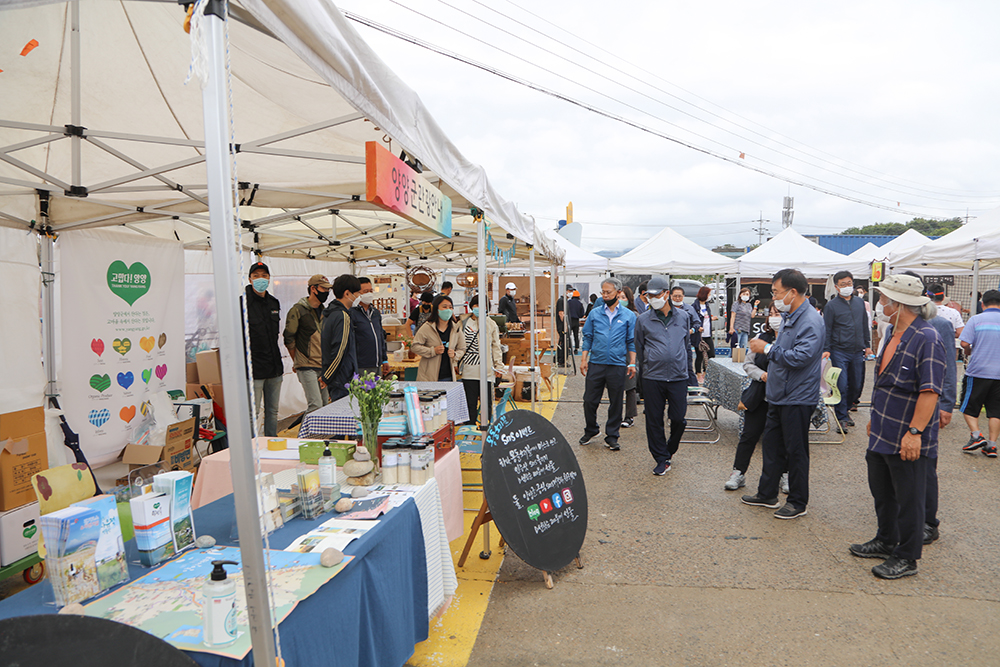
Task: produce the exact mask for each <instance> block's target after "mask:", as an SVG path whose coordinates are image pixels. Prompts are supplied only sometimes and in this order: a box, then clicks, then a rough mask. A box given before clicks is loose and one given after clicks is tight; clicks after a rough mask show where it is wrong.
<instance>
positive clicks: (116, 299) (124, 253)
mask: <svg viewBox="0 0 1000 667" xmlns="http://www.w3.org/2000/svg"><path fill="white" fill-rule="evenodd" d="M57 248H58V266H57V269H56V280H57V282H58V285H59V300H60V315H61V318H60V319H61V322H60V332H59V333H60V334H61V336H60V337H61V350H62V364H61V370H60V373H59V394H60V400H61V405H62V407H63V410H65V412H66V419H67V420H68V421H69V425H70V427H71V428H72V429H73V430H74V431H76V432H77V433H78V434H79V435H80V446H81V448H82V449H83V452H84V454H86V456H87V460H88V462H89V463H90V465H91V467H99V466H102V465H105V464H107V463H111V462H112V461H114V460H115V459H116V458H117V457H118V455H119V454H120V453H121V451H122V449H123V448H124V447H125V445H126V444H128V443H129V441H130V438H131V437H132V435H133V430H134V429H135V427H136V426H137V425H138V424H139V423H140V421H141V420H142V419H141V418H142V415H143V414H145V412H146V411H148V405H144V403H145V402H146V401H147V400H148V399H149V397H150V396H151V395H152V394H155V393H157V392H160V391H169V390H173V389H179V390H181V391H183V390H184V384H185V378H186V374H185V368H184V248H183V245H182V244H181V243H180V242H177V241H167V240H162V239H154V238H150V237H147V236H140V235H138V234H130V233H124V232H116V231H105V230H82V231H72V232H67V233H65V234H62V235H61V236H60V237H59V239H58V241H57Z"/></svg>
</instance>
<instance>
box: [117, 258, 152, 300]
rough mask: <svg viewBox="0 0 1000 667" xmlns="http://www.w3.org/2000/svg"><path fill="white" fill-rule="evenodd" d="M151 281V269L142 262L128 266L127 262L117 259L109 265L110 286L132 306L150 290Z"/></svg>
mask: <svg viewBox="0 0 1000 667" xmlns="http://www.w3.org/2000/svg"><path fill="white" fill-rule="evenodd" d="M151 282H152V280H151V277H150V275H149V269H147V268H146V266H145V265H144V264H143V263H142V262H136V263H135V264H133V265H132V266H128V267H126V266H125V262H123V261H121V260H115V261H113V262H111V264H110V265H109V266H108V287H109V288H110V289H111V291H112V292H114V293H115V295H117V296H119V297H121V298H122V299H124V300H125V302H126V303H128V305H130V306H131V305H134V304H135V302H136V301H138V300H139V298H140V297H142V296H143V295H144V294H145V293H146V292H148V291H149V285H150V283H151Z"/></svg>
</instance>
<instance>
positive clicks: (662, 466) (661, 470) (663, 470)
mask: <svg viewBox="0 0 1000 667" xmlns="http://www.w3.org/2000/svg"><path fill="white" fill-rule="evenodd" d="M669 471H670V461H663V462H662V463H657V464H656V467H655V468H653V474H654V475H656V476H657V477H662V476H663V475H666V474H667V473H668V472H669Z"/></svg>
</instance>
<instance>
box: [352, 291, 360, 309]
mask: <svg viewBox="0 0 1000 667" xmlns="http://www.w3.org/2000/svg"><path fill="white" fill-rule="evenodd" d="M359 303H361V295H360V294H358V295H357V296H355V297H354V301H352V302H351V308H356V307H357V305H358V304H359Z"/></svg>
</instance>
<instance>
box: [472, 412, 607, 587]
mask: <svg viewBox="0 0 1000 667" xmlns="http://www.w3.org/2000/svg"><path fill="white" fill-rule="evenodd" d="M483 492H484V493H485V494H486V502H487V503H488V504H489V508H490V513H491V514H492V515H493V522H494V523H495V524H496V526H497V529H498V530H499V531H500V534H501V535H502V536H503V538H504V540H506V542H507V544H508V545H510V548H511V549H513V550H514V553H515V554H517V555H518V556H519V557H520V558H521V560H523V561H524V562H525V563H527V564H528V565H531V566H532V567H535V568H538V569H539V570H544V571H547V572H554V571H555V570H559V569H562V568H564V567H566V566H567V565H569V564H570V563H571V562H573V559H574V558H576V557H577V556H579V555H580V547H582V546H583V539H584V537H585V536H586V534H587V489H586V487H585V486H584V484H583V475H582V473H581V472H580V465H579V464H578V463H577V461H576V456H575V455H574V454H573V450H571V449H570V447H569V443H568V442H566V438H564V437H563V434H562V433H560V432H559V430H558V429H556V427H555V426H553V425H552V422H550V421H549V420H548V419H546V418H545V417H542V416H541V415H538V414H535V413H534V412H531V411H528V410H514V411H511V412H507V413H505V414H503V415H501V416H500V417H499V418H498V419H497V420H496V421H495V422H493V424H492V425H491V426H490V429H489V431H488V432H487V434H486V438H485V440H484V442H483Z"/></svg>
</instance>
